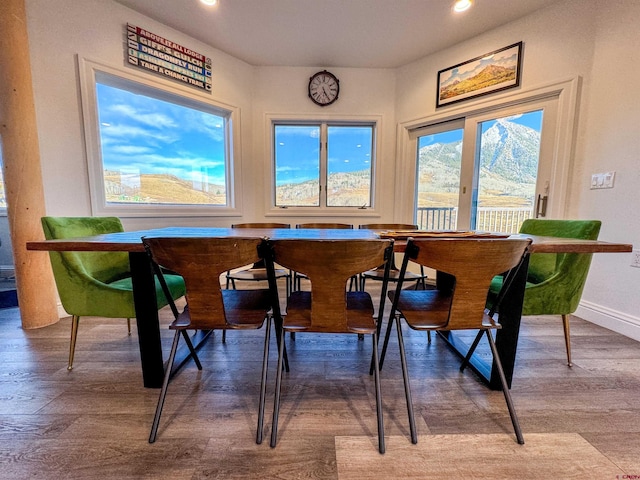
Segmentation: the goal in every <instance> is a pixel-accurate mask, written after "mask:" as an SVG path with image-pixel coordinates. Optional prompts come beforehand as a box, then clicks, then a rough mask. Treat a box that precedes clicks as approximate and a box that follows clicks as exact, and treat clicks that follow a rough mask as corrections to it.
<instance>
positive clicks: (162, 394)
mask: <svg viewBox="0 0 640 480" xmlns="http://www.w3.org/2000/svg"><path fill="white" fill-rule="evenodd" d="M179 341H180V331H179V330H176V334H175V335H174V337H173V344H172V345H171V353H170V354H169V363H168V364H167V370H166V371H165V372H164V380H163V381H162V390H160V398H158V405H157V406H156V414H155V416H154V417H153V424H152V425H151V433H150V435H149V443H153V442H155V441H156V436H157V435H158V425H159V424H160V416H161V415H162V407H163V406H164V399H165V397H166V396H167V389H168V387H169V378H170V377H171V369H172V368H173V362H174V361H175V359H176V352H177V351H178V342H179Z"/></svg>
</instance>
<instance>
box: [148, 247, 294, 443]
mask: <svg viewBox="0 0 640 480" xmlns="http://www.w3.org/2000/svg"><path fill="white" fill-rule="evenodd" d="M142 241H143V244H144V246H145V249H146V250H147V252H148V254H149V256H150V258H151V260H152V264H153V265H154V267H155V268H156V272H157V273H158V276H159V278H163V277H162V273H161V272H160V268H159V267H164V268H167V269H169V270H171V271H174V272H178V273H179V274H180V275H182V277H183V278H184V281H185V283H186V288H187V294H186V298H187V305H186V306H185V308H184V310H183V311H182V312H180V311H179V310H178V308H177V307H176V305H175V304H174V303H173V302H171V303H170V306H171V309H172V311H173V314H174V321H173V322H172V323H171V325H170V326H169V328H170V329H171V330H174V331H175V335H174V338H173V344H172V346H171V353H170V354H169V361H168V364H167V367H166V371H165V375H164V380H163V383H162V390H161V391H160V397H159V399H158V405H157V407H156V412H155V416H154V419H153V424H152V427H151V433H150V435H149V443H153V442H155V440H156V436H157V433H158V426H159V424H160V416H161V415H162V408H163V405H164V400H165V397H166V395H167V389H168V386H169V380H170V379H171V376H172V368H173V363H174V360H175V356H176V351H177V348H178V343H179V340H180V337H181V336H182V337H183V338H184V340H185V343H186V344H187V346H188V348H189V350H190V352H191V356H192V357H193V359H194V361H195V363H196V366H197V367H198V369H202V366H201V364H200V361H199V359H198V355H197V353H196V352H195V350H194V348H193V345H192V342H191V340H190V338H189V335H188V334H187V330H216V329H220V330H226V329H232V330H255V329H259V328H262V326H263V325H264V323H265V320H266V322H267V327H266V329H265V337H264V351H263V358H262V376H261V384H260V399H259V406H258V427H257V433H256V442H257V443H261V442H262V424H263V420H264V399H265V389H266V379H267V361H268V356H269V336H270V330H271V328H270V327H271V318H272V317H271V315H270V313H269V312H270V311H271V310H272V309H273V306H274V304H277V301H278V293H277V285H276V280H275V274H274V271H273V270H274V268H273V263H272V262H271V261H270V260H268V259H267V261H266V268H267V271H268V282H269V288H260V289H254V290H227V289H223V288H221V285H220V283H219V282H213V283H212V282H211V281H210V280H211V278H212V277H213V278H219V277H220V275H221V274H223V273H224V272H226V271H227V270H229V269H233V268H236V267H238V266H242V265H249V264H253V263H256V262H258V261H260V260H261V259H266V258H267V257H266V256H265V252H268V250H267V249H266V248H265V246H266V242H265V240H263V239H260V238H240V237H226V238H205V237H200V238H194V237H190V238H179V237H173V238H143V239H142ZM274 302H275V303H274ZM278 311H279V309H278ZM278 322H281V320H280V319H278ZM280 327H281V324H280V323H278V324H277V325H276V330H277V333H278V336H279V337H280V336H281V335H282V333H281V331H280ZM280 365H282V363H280Z"/></svg>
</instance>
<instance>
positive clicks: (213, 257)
mask: <svg viewBox="0 0 640 480" xmlns="http://www.w3.org/2000/svg"><path fill="white" fill-rule="evenodd" d="M142 242H143V244H144V245H145V248H147V251H148V252H149V253H150V255H151V258H152V260H153V261H154V262H155V263H157V264H158V265H160V266H161V267H164V268H167V269H169V270H171V271H173V272H176V273H178V274H179V275H181V276H182V278H184V281H185V285H186V290H187V293H186V298H187V304H188V308H189V315H190V318H191V327H193V328H194V329H204V330H206V329H214V328H223V327H225V326H226V325H227V321H226V316H225V306H224V302H223V290H222V288H221V286H220V282H218V281H217V279H218V278H219V277H220V275H221V274H222V273H224V272H226V271H227V270H230V269H233V268H236V267H240V266H243V265H247V264H251V263H256V262H257V261H259V260H260V258H261V256H260V254H259V249H261V246H262V245H263V242H264V240H263V239H260V238H242V237H223V238H220V237H218V238H211V237H200V238H197V237H191V238H185V237H173V238H172V237H164V238H153V237H144V238H143V239H142ZM233 293H234V291H232V290H225V294H227V295H231V294H233ZM234 307H237V308H239V309H241V308H242V306H241V305H234Z"/></svg>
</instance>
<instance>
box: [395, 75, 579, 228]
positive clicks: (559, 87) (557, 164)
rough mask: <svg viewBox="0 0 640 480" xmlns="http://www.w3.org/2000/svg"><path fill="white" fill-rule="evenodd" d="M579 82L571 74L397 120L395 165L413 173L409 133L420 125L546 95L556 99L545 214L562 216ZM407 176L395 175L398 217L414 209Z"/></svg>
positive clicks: (412, 142)
mask: <svg viewBox="0 0 640 480" xmlns="http://www.w3.org/2000/svg"><path fill="white" fill-rule="evenodd" d="M580 84H581V78H580V77H572V78H569V79H562V80H558V81H555V82H550V83H547V84H544V85H540V86H537V87H532V88H529V89H526V90H522V91H520V92H517V93H513V94H505V95H501V96H499V97H496V98H495V99H489V100H483V101H479V102H476V103H471V104H469V105H461V106H458V107H456V108H451V109H446V111H444V112H442V113H436V114H434V115H431V116H428V117H422V118H417V119H414V120H409V121H406V122H401V123H399V124H398V126H397V130H396V133H397V140H398V141H397V147H396V158H397V159H398V164H397V169H398V171H401V172H413V173H412V175H414V177H415V161H416V159H415V152H416V145H417V144H416V142H417V140H416V136H415V135H412V131H415V130H417V129H419V128H421V127H424V126H427V125H435V124H438V123H443V122H448V121H451V120H455V119H458V118H460V117H464V116H468V115H478V114H481V113H485V112H490V111H491V110H497V109H501V108H506V107H509V106H513V105H518V104H521V103H525V102H531V101H535V100H543V99H550V98H557V99H558V115H557V122H556V128H555V132H554V135H555V141H554V155H553V159H552V167H551V178H552V184H551V191H552V192H553V194H552V195H551V196H550V198H551V201H550V202H549V205H548V206H547V216H548V217H550V218H565V217H566V215H567V213H568V205H567V197H568V194H569V193H568V187H569V172H570V169H571V166H572V164H573V152H574V143H575V142H574V140H575V135H576V120H577V106H578V92H579V87H580ZM408 180H409V179H408V178H406V177H404V178H403V176H402V175H400V176H397V177H396V184H395V190H396V192H404V193H403V194H402V195H396V201H395V210H394V214H395V216H396V218H402V217H401V216H402V215H404V214H405V213H406V212H407V211H411V212H413V211H414V209H415V205H414V203H415V192H414V191H413V190H412V189H407V188H406V185H407V183H408Z"/></svg>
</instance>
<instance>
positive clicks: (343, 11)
mask: <svg viewBox="0 0 640 480" xmlns="http://www.w3.org/2000/svg"><path fill="white" fill-rule="evenodd" d="M116 1H117V2H118V3H121V4H123V5H125V6H127V7H130V8H132V9H133V10H136V11H138V12H140V13H142V14H144V15H146V16H148V17H151V18H153V19H155V20H157V21H159V22H161V23H163V24H165V25H167V26H169V27H172V28H174V29H176V30H179V31H181V32H184V33H185V34H188V35H189V36H191V37H193V38H196V39H198V40H200V41H202V42H204V43H206V44H208V45H211V46H213V47H215V48H217V49H219V50H222V51H223V52H226V53H228V54H230V55H233V56H234V57H236V58H239V59H241V60H244V61H246V62H247V63H249V64H251V65H260V66H265V65H272V66H323V67H371V68H395V67H398V66H401V65H405V64H407V63H410V62H412V61H414V60H417V59H419V58H421V57H424V56H426V55H429V54H431V53H433V52H437V51H439V50H442V49H444V48H447V47H449V46H451V45H455V44H456V43H459V42H461V41H463V40H466V39H469V38H471V37H474V36H476V35H478V34H480V33H482V32H485V31H487V30H490V29H493V28H496V27H498V26H500V25H503V24H505V23H508V22H510V21H512V20H515V19H517V18H520V17H522V16H525V15H527V14H529V13H531V12H533V11H535V10H538V9H540V8H543V7H545V6H547V5H550V4H552V3H556V2H557V1H559V0H475V5H474V6H473V7H472V8H471V9H470V10H468V11H467V12H465V13H462V14H454V13H453V12H452V11H451V7H452V5H453V0H219V4H218V5H217V6H215V7H213V8H212V7H206V6H205V5H203V4H201V3H200V1H199V0H116ZM139 26H141V27H143V28H144V27H145V25H139ZM517 40H520V39H514V41H517ZM186 46H188V45H186ZM500 46H502V45H496V47H500ZM480 53H482V52H480Z"/></svg>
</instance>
